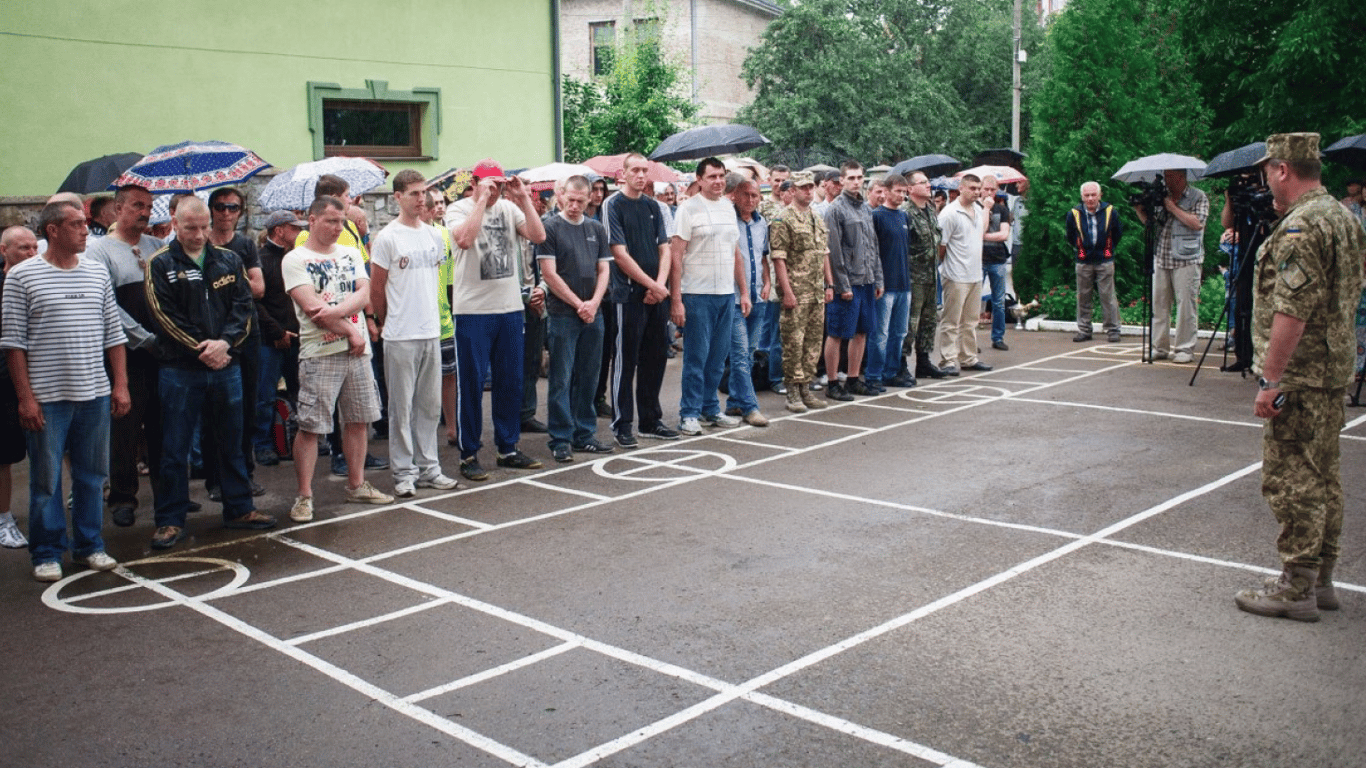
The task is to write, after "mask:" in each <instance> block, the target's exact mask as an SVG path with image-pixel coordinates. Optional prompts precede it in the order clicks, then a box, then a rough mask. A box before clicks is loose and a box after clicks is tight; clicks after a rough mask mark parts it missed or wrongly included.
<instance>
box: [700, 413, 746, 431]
mask: <svg viewBox="0 0 1366 768" xmlns="http://www.w3.org/2000/svg"><path fill="white" fill-rule="evenodd" d="M702 423H703V424H710V425H711V426H713V427H721V428H722V429H729V428H730V427H738V426H740V420H739V419H737V418H735V417H734V416H727V415H726V414H724V413H718V414H716V415H714V416H703V417H702Z"/></svg>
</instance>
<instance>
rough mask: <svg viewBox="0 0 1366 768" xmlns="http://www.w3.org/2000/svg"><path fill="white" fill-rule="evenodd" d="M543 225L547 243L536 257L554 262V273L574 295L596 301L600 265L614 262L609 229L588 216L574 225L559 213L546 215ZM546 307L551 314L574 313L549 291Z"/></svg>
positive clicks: (572, 309) (571, 308)
mask: <svg viewBox="0 0 1366 768" xmlns="http://www.w3.org/2000/svg"><path fill="white" fill-rule="evenodd" d="M541 223H542V224H543V225H544V226H545V242H543V243H541V244H540V245H537V246H536V258H538V259H547V260H549V259H553V260H554V261H555V273H556V274H558V275H559V276H560V277H561V278H562V279H563V280H564V282H565V284H566V285H568V286H569V290H571V291H573V292H574V295H575V296H578V297H579V298H580V299H584V300H587V299H591V298H593V289H594V288H596V287H597V282H598V264H599V262H604V261H607V262H610V261H612V251H611V249H610V248H609V247H608V242H607V229H606V228H605V227H603V225H602V222H600V221H597V220H596V219H590V218H588V217H587V216H585V217H584V218H583V220H582V221H580V222H579V223H578V224H575V223H573V222H571V221H569V220H568V219H566V218H565V217H564V216H563V215H562V214H559V213H552V214H549V215H547V216H546V217H545V218H543V219H541ZM546 305H547V307H548V309H549V310H550V314H552V315H572V314H574V308H573V307H571V306H569V305H568V304H566V303H564V301H563V300H562V299H560V297H558V296H556V295H555V293H554V291H546Z"/></svg>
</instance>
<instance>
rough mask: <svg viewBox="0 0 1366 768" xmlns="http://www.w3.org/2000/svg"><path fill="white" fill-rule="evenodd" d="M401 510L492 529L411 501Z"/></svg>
mask: <svg viewBox="0 0 1366 768" xmlns="http://www.w3.org/2000/svg"><path fill="white" fill-rule="evenodd" d="M403 508H404V509H409V510H412V511H413V512H418V513H420V514H423V515H427V516H429V517H435V518H438V519H440V520H445V521H447V522H450V523H458V524H460V525H467V526H469V527H471V528H478V529H480V530H483V529H485V528H492V527H493V526H491V525H490V524H488V523H481V522H479V521H478V520H471V519H469V518H468V517H461V516H459V515H452V514H451V513H449V512H442V511H440V510H436V509H428V508H427V507H424V506H422V505H421V504H419V503H416V502H411V501H410V502H408V503H407V504H404V505H403ZM290 530H293V529H290Z"/></svg>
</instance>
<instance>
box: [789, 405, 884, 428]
mask: <svg viewBox="0 0 1366 768" xmlns="http://www.w3.org/2000/svg"><path fill="white" fill-rule="evenodd" d="M848 405H849V406H850V407H853V405H854V404H853V403H849V404H848ZM802 423H803V424H816V425H819V426H822V427H839V428H840V429H852V430H856V431H859V432H869V431H872V428H871V427H865V426H863V425H861V424H844V423H842V422H838V421H825V420H823V419H802Z"/></svg>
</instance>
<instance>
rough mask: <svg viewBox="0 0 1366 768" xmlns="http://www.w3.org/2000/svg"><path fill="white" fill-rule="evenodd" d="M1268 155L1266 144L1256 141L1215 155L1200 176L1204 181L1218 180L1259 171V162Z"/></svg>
mask: <svg viewBox="0 0 1366 768" xmlns="http://www.w3.org/2000/svg"><path fill="white" fill-rule="evenodd" d="M1265 154H1266V142H1265V141H1254V142H1252V143H1251V144H1248V145H1247V146H1244V147H1239V148H1237V149H1231V150H1229V151H1227V152H1225V153H1223V154H1220V155H1215V156H1214V158H1213V159H1212V160H1210V161H1209V165H1207V166H1205V170H1204V171H1203V172H1202V173H1201V174H1200V178H1202V179H1216V178H1219V177H1220V176H1236V175H1238V174H1240V173H1246V172H1247V171H1255V170H1257V161H1258V160H1261V159H1262V155H1265Z"/></svg>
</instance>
